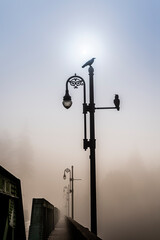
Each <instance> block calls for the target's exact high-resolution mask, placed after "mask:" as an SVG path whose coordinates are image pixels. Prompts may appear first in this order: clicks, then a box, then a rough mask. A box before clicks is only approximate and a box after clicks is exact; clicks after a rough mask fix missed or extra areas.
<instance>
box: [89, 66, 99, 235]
mask: <svg viewBox="0 0 160 240" xmlns="http://www.w3.org/2000/svg"><path fill="white" fill-rule="evenodd" d="M93 74H94V69H93V67H92V66H90V67H89V95H90V96H89V98H90V103H89V104H90V105H89V109H90V110H89V112H90V144H89V145H90V191H91V232H93V233H95V234H96V235H97V205H96V162H95V159H96V157H95V147H96V144H95V143H96V140H95V123H94V113H95V103H94V83H93Z"/></svg>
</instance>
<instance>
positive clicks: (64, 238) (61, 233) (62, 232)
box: [48, 217, 72, 240]
mask: <svg viewBox="0 0 160 240" xmlns="http://www.w3.org/2000/svg"><path fill="white" fill-rule="evenodd" d="M48 240H72V238H71V237H70V234H69V231H68V228H67V224H66V221H65V218H64V217H62V218H61V219H60V220H59V222H58V223H57V225H56V227H55V229H54V230H53V231H52V232H51V234H50V236H49V238H48Z"/></svg>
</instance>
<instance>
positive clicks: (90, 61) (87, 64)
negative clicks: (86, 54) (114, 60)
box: [82, 58, 96, 68]
mask: <svg viewBox="0 0 160 240" xmlns="http://www.w3.org/2000/svg"><path fill="white" fill-rule="evenodd" d="M94 59H96V58H92V59H90V60H89V61H88V62H86V63H85V64H84V65H83V66H82V68H84V67H86V66H91V65H92V64H93V62H94Z"/></svg>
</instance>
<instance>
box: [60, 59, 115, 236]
mask: <svg viewBox="0 0 160 240" xmlns="http://www.w3.org/2000/svg"><path fill="white" fill-rule="evenodd" d="M94 59H95V58H92V59H91V60H89V61H88V62H87V63H85V64H84V65H83V66H82V67H86V66H89V69H88V71H89V104H87V103H86V84H85V81H84V79H83V78H82V77H80V76H77V75H76V74H75V75H74V76H71V77H70V78H68V80H67V81H66V92H65V96H64V97H63V106H64V107H65V108H67V109H68V108H70V107H71V105H72V101H71V96H70V95H69V90H68V84H70V85H71V86H72V87H74V88H78V87H79V86H83V93H84V94H83V98H84V99H83V114H84V139H83V148H84V150H87V148H90V185H91V186H90V191H91V231H92V232H93V233H95V234H97V207H96V163H95V148H96V139H95V117H94V114H95V110H96V109H117V110H118V111H119V109H120V100H119V96H118V94H116V95H115V99H114V101H113V102H114V105H115V106H114V107H95V103H94V82H93V75H94V68H93V67H92V66H91V65H92V64H93V62H94ZM87 112H89V114H90V139H89V140H88V139H87V121H86V115H87Z"/></svg>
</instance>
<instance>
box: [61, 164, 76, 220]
mask: <svg viewBox="0 0 160 240" xmlns="http://www.w3.org/2000/svg"><path fill="white" fill-rule="evenodd" d="M71 169H72V170H70V169H69V168H66V169H65V170H64V174H63V179H64V180H65V179H66V173H69V174H70V176H69V181H70V188H69V189H70V193H72V218H74V197H73V194H74V190H73V166H72V167H71Z"/></svg>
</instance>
